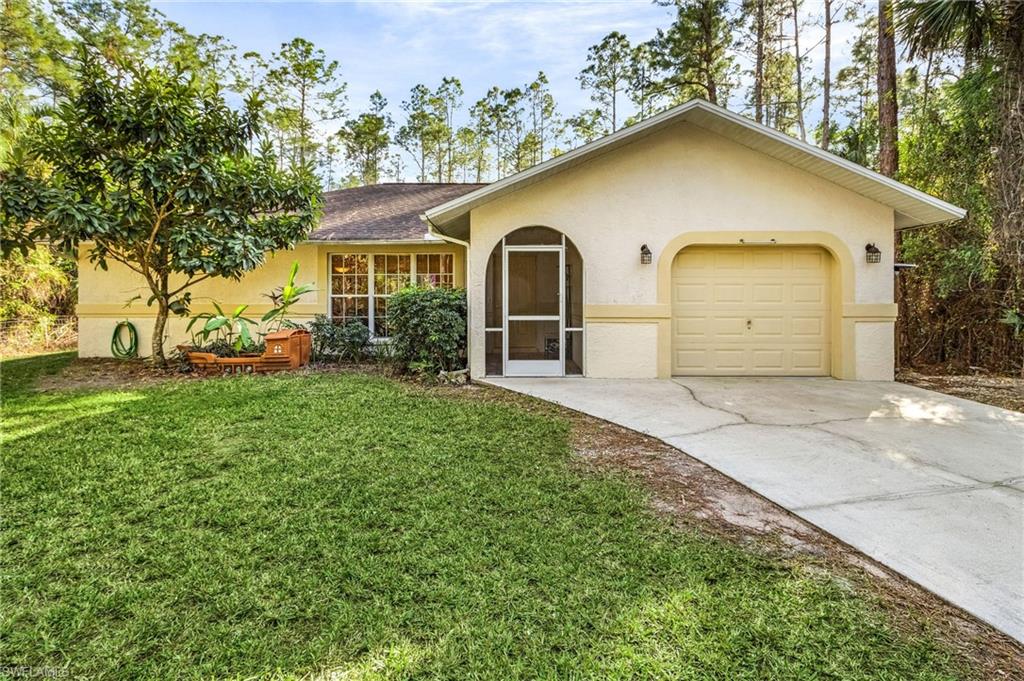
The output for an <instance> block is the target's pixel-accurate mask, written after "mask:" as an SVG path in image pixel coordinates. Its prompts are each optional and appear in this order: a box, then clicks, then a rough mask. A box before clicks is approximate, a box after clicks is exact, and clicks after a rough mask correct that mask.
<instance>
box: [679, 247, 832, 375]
mask: <svg viewBox="0 0 1024 681" xmlns="http://www.w3.org/2000/svg"><path fill="white" fill-rule="evenodd" d="M830 265H831V256H830V255H829V254H828V253H827V252H825V251H824V250H822V249H820V248H813V247H790V246H735V247H730V246H721V247H703V246H701V247H690V248H686V249H683V250H682V251H680V252H679V255H677V256H676V259H675V262H674V263H673V264H672V373H673V374H675V375H677V376H702V375H703V376H737V375H742V376H827V375H828V374H829V324H828V319H829V286H828V282H829V267H830Z"/></svg>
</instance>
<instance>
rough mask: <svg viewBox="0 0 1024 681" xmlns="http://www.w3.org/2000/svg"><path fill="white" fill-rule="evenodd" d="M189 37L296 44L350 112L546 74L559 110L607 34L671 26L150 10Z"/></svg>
mask: <svg viewBox="0 0 1024 681" xmlns="http://www.w3.org/2000/svg"><path fill="white" fill-rule="evenodd" d="M154 5H155V6H156V7H157V8H158V9H159V10H160V11H161V12H163V13H164V14H166V15H167V16H168V18H170V19H172V20H174V21H177V22H178V23H180V24H182V25H183V26H185V27H186V28H187V29H188V30H190V31H191V32H193V33H199V32H203V33H212V34H220V35H223V36H225V37H227V38H228V39H230V40H231V42H232V43H234V44H235V45H236V46H238V47H239V48H240V49H241V50H242V51H246V50H256V51H258V52H260V53H262V54H264V55H269V53H270V52H272V51H274V50H275V49H277V48H278V47H279V46H280V44H281V43H282V42H286V41H288V40H290V39H291V38H293V37H295V36H302V37H304V38H306V39H308V40H311V41H312V42H313V43H315V44H316V45H317V46H318V47H320V48H322V49H323V50H324V51H325V52H326V53H327V55H328V56H329V57H331V58H333V59H337V60H338V61H339V62H340V63H341V69H342V73H343V76H344V78H345V80H347V81H348V84H349V90H348V94H349V108H350V109H362V108H364V107H365V106H366V103H367V100H368V99H369V96H370V93H371V92H373V91H374V90H375V89H378V88H379V89H380V90H381V91H382V92H383V93H384V96H385V97H387V98H388V101H389V102H390V103H391V104H393V105H395V106H397V104H398V103H399V102H400V101H401V100H402V99H403V98H405V96H406V94H407V93H408V91H409V88H411V87H412V86H413V85H415V84H416V83H420V82H422V83H425V84H427V85H430V86H434V85H437V84H438V83H439V82H440V80H441V78H442V77H443V76H447V75H452V76H456V77H458V78H459V79H461V80H462V83H463V86H464V88H465V90H466V100H467V102H469V103H472V101H475V100H476V99H478V98H479V97H481V96H482V95H483V94H484V92H485V91H486V90H487V89H488V88H489V87H490V86H492V85H500V86H502V87H512V86H515V85H520V84H524V83H526V82H528V81H530V80H532V79H533V78H534V77H535V76H536V74H537V71H538V70H543V71H544V72H545V73H547V75H548V77H549V78H550V80H551V85H552V89H553V91H554V93H555V94H556V97H557V99H558V100H559V104H560V106H562V107H563V108H565V109H566V110H569V111H576V110H578V109H580V108H583V107H584V106H585V105H587V103H588V102H587V96H586V94H585V93H584V92H582V91H581V90H580V88H579V85H578V84H577V82H576V80H575V79H576V75H577V74H578V73H579V71H580V69H581V68H582V67H583V66H584V62H585V59H586V52H587V48H588V47H589V46H590V45H592V44H594V43H596V42H598V41H599V40H600V39H601V38H602V37H603V36H604V35H606V34H607V33H608V32H610V31H613V30H619V31H622V32H623V33H626V35H628V36H629V37H630V39H631V40H634V39H640V38H642V39H647V38H649V37H651V36H652V35H653V34H654V31H655V29H656V28H657V27H659V26H665V25H667V24H668V22H669V14H668V10H667V9H666V8H664V7H659V6H656V5H653V4H652V3H650V2H646V1H645V0H606V1H603V2H602V1H597V2H595V1H590V2H436V1H435V2H155V3H154Z"/></svg>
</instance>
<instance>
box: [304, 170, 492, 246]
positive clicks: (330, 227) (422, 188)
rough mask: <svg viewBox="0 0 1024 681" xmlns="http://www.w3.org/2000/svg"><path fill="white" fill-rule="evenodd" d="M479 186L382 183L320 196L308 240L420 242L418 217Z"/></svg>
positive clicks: (423, 237)
mask: <svg viewBox="0 0 1024 681" xmlns="http://www.w3.org/2000/svg"><path fill="white" fill-rule="evenodd" d="M484 186H486V185H483V184H451V183H385V184H373V185H367V186H365V187H352V188H350V189H338V190H335V191H330V192H325V193H324V205H323V215H322V217H321V218H320V225H319V227H317V228H316V229H314V230H313V231H312V232H311V233H310V235H309V236H308V237H306V239H307V240H308V241H424V240H426V239H428V236H427V227H426V225H424V224H423V220H422V218H421V217H420V216H421V215H422V214H423V212H424V211H425V210H427V209H428V208H430V207H431V206H436V205H438V204H440V203H444V202H446V201H450V200H452V199H454V198H457V197H459V196H462V195H463V194H467V193H469V192H471V191H473V190H475V189H479V188H481V187H484Z"/></svg>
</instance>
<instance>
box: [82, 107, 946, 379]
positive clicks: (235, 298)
mask: <svg viewBox="0 0 1024 681" xmlns="http://www.w3.org/2000/svg"><path fill="white" fill-rule="evenodd" d="M963 216H964V211H963V210H962V209H960V208H958V207H956V206H953V205H951V204H948V203H946V202H944V201H941V200H939V199H936V198H934V197H932V196H929V195H927V194H924V193H922V192H920V191H918V190H916V189H913V188H912V187H909V186H907V185H904V184H901V183H899V182H896V181H895V180H892V179H890V178H887V177H884V176H882V175H879V174H878V173H875V172H872V171H870V170H868V169H866V168H863V167H861V166H858V165H856V164H854V163H851V162H850V161H847V160H845V159H842V158H840V157H838V156H835V155H832V154H829V153H827V152H824V151H822V150H820V149H818V148H817V147H814V146H812V145H809V144H806V143H803V142H800V141H798V140H795V139H792V138H790V137H788V136H786V135H784V134H782V133H779V132H777V131H775V130H772V129H770V128H767V127H765V126H762V125H759V124H757V123H754V122H752V121H750V120H748V119H746V118H743V117H741V116H738V115H736V114H733V113H731V112H729V111H727V110H725V109H723V108H721V107H717V106H714V105H711V104H708V103H707V102H704V101H701V100H694V101H691V102H688V103H686V104H683V105H680V106H678V107H675V108H673V109H670V110H668V111H665V112H663V113H661V114H659V115H657V116H654V117H652V118H649V119H647V120H645V121H644V122H642V123H639V124H637V125H635V126H632V127H630V128H626V129H623V130H620V131H618V132H616V133H614V134H612V135H608V136H607V137H604V138H602V139H599V140H597V141H595V142H592V143H590V144H587V145H585V146H583V147H580V148H578V149H575V150H573V151H571V152H569V153H566V154H563V155H562V156H559V157H557V158H554V159H551V160H549V161H546V162H545V163H542V164H540V165H537V166H535V167H533V168H530V169H529V170H526V171H523V172H521V173H518V174H516V175H513V176H511V177H507V178H505V179H503V180H500V181H498V182H495V183H493V184H489V185H473V184H384V185H375V186H370V187H359V188H355V189H346V190H340V191H335V192H329V193H328V194H327V195H326V196H325V210H324V217H323V219H322V222H321V225H320V227H319V228H318V229H316V230H314V231H313V232H312V233H311V234H310V236H309V238H308V239H307V241H305V242H304V243H302V244H300V245H299V246H298V247H297V248H295V249H294V250H293V251H289V252H281V253H277V254H275V255H273V256H271V257H270V258H269V259H268V262H267V264H266V265H265V266H264V267H262V268H260V269H259V270H257V271H254V272H252V273H250V274H248V275H247V276H246V277H244V278H243V279H242V280H241V281H240V282H230V281H208V282H203V284H201V285H200V287H198V288H197V289H196V290H195V292H194V293H193V297H194V299H195V300H196V301H197V302H196V303H195V304H194V305H193V309H194V310H200V309H202V308H203V306H204V303H203V302H202V301H203V299H204V297H208V298H212V299H215V300H218V301H220V302H222V303H224V304H226V305H237V304H241V303H249V304H250V305H251V306H252V307H251V308H250V311H251V312H252V313H254V314H258V313H261V312H262V311H264V310H265V309H267V303H268V301H267V300H266V299H265V298H263V297H262V295H261V294H264V293H266V292H268V291H270V290H271V289H273V288H274V287H275V286H278V285H280V283H281V282H282V281H283V280H284V279H285V277H286V275H287V271H288V268H289V267H290V265H291V263H292V262H293V261H295V260H298V261H299V262H300V279H301V280H302V281H304V282H305V281H313V282H314V283H315V285H316V289H317V291H316V293H315V294H310V295H308V296H307V297H306V298H304V299H303V301H302V304H301V305H299V306H298V307H297V308H296V311H295V312H296V314H295V318H296V320H298V321H301V320H303V319H311V318H312V317H313V316H314V315H316V314H328V315H331V316H332V317H333V318H334V319H337V320H347V319H359V320H361V321H364V322H365V323H366V324H367V325H368V326H369V327H370V329H371V330H372V331H373V333H374V334H375V335H376V336H378V337H386V336H387V299H388V296H389V295H390V294H391V293H393V292H394V291H396V290H398V289H399V288H401V287H402V286H403V285H405V284H407V283H409V282H419V283H431V284H433V285H443V286H460V287H465V288H466V290H467V295H468V300H469V319H468V327H469V367H470V373H471V375H472V376H474V377H483V376H488V375H505V376H515V375H520V376H566V375H580V374H582V375H584V376H592V377H602V378H612V377H614V378H621V377H630V378H655V377H668V376H673V375H751V376H834V377H836V378H842V379H853V380H890V379H891V378H892V376H893V324H894V320H895V318H896V306H895V304H894V303H893V283H894V262H893V236H894V230H897V229H903V228H909V227H915V226H918V225H924V224H930V223H935V222H941V221H948V220H953V219H958V218H961V217H963ZM86 248H87V246H83V250H82V253H81V258H80V284H79V307H78V314H79V323H80V327H79V328H80V341H79V352H80V354H81V355H82V356H103V355H106V354H108V353H109V343H110V336H111V333H112V331H113V329H114V326H115V324H116V323H117V322H118V321H120V320H122V319H125V317H126V310H125V309H124V302H125V300H127V299H129V298H131V297H132V296H134V295H136V294H137V293H139V292H140V291H142V290H144V288H145V287H144V285H143V284H142V282H141V281H139V280H138V279H137V278H136V276H135V275H133V274H132V273H131V272H129V271H127V270H124V269H117V268H115V267H113V266H112V267H111V269H110V270H109V271H107V272H103V271H100V270H96V269H94V268H93V267H92V266H91V265H90V264H89V263H88V260H87V251H86V250H85V249H86ZM137 308H138V309H135V310H134V311H133V310H129V311H128V312H127V318H128V319H130V320H131V321H133V322H135V324H136V326H137V327H138V329H139V332H140V336H141V338H140V343H139V345H140V347H142V348H147V347H149V339H148V338H147V337H146V336H147V334H148V333H149V332H150V330H151V328H152V323H151V322H152V319H151V317H149V315H148V310H147V309H146V308H145V307H142V306H137ZM185 324H186V322H185V321H184V320H180V319H174V320H172V321H171V322H170V325H169V330H168V339H167V340H168V341H169V342H171V343H174V342H180V341H181V340H184V339H185V338H186V335H185Z"/></svg>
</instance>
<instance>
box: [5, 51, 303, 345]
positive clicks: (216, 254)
mask: <svg viewBox="0 0 1024 681" xmlns="http://www.w3.org/2000/svg"><path fill="white" fill-rule="evenodd" d="M260 106H261V105H260V102H259V101H258V100H257V99H255V98H250V99H249V100H248V101H247V102H246V104H245V106H244V107H243V109H242V110H241V111H236V110H234V109H232V108H230V107H229V106H228V105H227V103H226V101H225V100H224V97H223V96H222V94H221V93H220V92H219V90H218V89H217V87H216V86H214V85H205V84H203V83H202V82H201V81H200V80H198V79H197V78H195V77H193V76H191V75H190V74H188V73H186V72H184V71H168V70H165V69H161V68H157V67H149V66H145V65H130V66H129V70H128V71H126V72H125V73H122V74H114V73H111V72H110V71H108V70H107V69H104V68H102V67H101V66H100V65H99V64H98V62H96V61H95V60H92V59H87V60H86V61H85V63H84V65H83V68H82V82H81V83H80V85H79V88H78V90H77V91H76V92H75V93H74V95H72V96H71V97H69V98H67V99H66V100H65V101H63V102H62V103H61V104H60V105H59V106H58V107H57V109H56V110H55V111H54V112H53V113H52V115H48V116H45V117H44V118H42V119H41V120H40V121H39V122H38V123H37V124H36V125H35V126H34V127H33V130H32V131H31V132H30V133H29V135H28V137H27V139H26V141H25V146H26V148H27V153H26V154H25V155H24V157H22V156H20V155H19V156H17V157H16V158H15V160H14V163H13V165H12V167H11V168H9V169H8V170H7V171H6V172H5V173H4V175H3V177H2V178H0V192H2V193H3V195H4V197H5V199H6V200H5V202H4V203H5V209H6V213H7V216H8V220H11V219H13V220H14V221H16V222H17V223H18V224H19V225H20V226H22V227H23V229H22V230H21V231H19V232H17V233H15V234H14V235H13V238H12V239H11V241H12V242H13V243H12V244H5V245H6V246H8V248H7V249H6V250H10V248H11V246H13V245H17V244H18V243H19V241H20V242H21V243H23V242H24V241H25V240H35V239H40V238H48V239H50V240H51V241H53V242H55V243H58V244H63V245H66V246H68V247H74V246H75V245H77V244H78V243H81V242H90V249H89V260H90V262H93V263H95V264H96V265H97V266H99V267H101V268H103V269H107V267H108V263H109V262H116V263H119V264H120V265H122V266H124V267H126V268H128V269H129V270H131V271H133V272H135V273H137V274H139V275H141V276H142V277H143V278H144V280H145V282H146V284H147V285H148V289H149V290H148V291H145V293H144V294H140V295H139V296H138V297H139V298H142V299H144V300H145V301H146V304H147V305H155V306H156V308H157V316H156V321H155V326H154V332H153V347H152V355H153V357H154V358H156V359H158V360H160V361H162V360H163V358H164V354H163V341H164V327H165V324H166V320H167V317H168V314H170V313H172V312H173V313H176V314H185V313H187V311H188V306H189V303H190V299H191V293H190V291H189V288H190V287H191V286H193V285H194V284H196V283H198V282H200V281H203V280H204V279H208V278H210V277H228V278H234V279H237V278H239V277H240V276H241V275H242V274H243V273H244V272H247V271H249V270H252V269H255V268H256V267H258V266H260V265H261V264H263V262H264V260H265V257H266V255H267V253H269V252H272V251H274V250H277V249H282V248H289V247H291V246H293V245H294V244H295V243H296V242H298V240H299V239H301V238H302V237H303V236H305V234H306V233H308V231H309V230H310V229H311V228H312V226H313V224H314V220H315V217H316V211H317V204H318V200H319V198H318V197H319V191H318V188H317V186H316V184H315V183H314V182H313V178H312V176H311V175H310V174H308V173H306V172H304V171H303V170H301V169H299V170H298V171H296V172H286V171H281V170H279V169H278V167H277V162H276V159H275V158H274V157H273V156H272V155H271V154H270V153H269V150H266V149H264V150H261V152H260V153H259V154H252V153H250V151H249V148H248V144H249V142H250V140H251V139H252V138H253V135H254V134H255V132H256V131H258V129H259V126H260V125H261V121H260V113H261V111H260ZM5 236H6V235H5Z"/></svg>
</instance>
